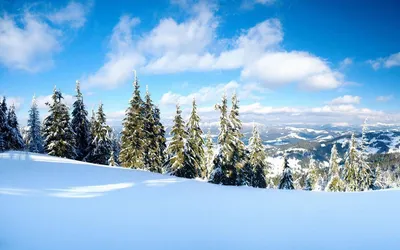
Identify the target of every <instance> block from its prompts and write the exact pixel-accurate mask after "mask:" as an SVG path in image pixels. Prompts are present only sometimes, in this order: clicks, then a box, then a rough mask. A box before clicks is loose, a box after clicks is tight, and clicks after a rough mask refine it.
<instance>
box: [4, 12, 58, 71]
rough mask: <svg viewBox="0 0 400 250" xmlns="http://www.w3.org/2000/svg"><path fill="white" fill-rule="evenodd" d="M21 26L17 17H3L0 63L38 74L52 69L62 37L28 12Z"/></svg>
mask: <svg viewBox="0 0 400 250" xmlns="http://www.w3.org/2000/svg"><path fill="white" fill-rule="evenodd" d="M20 21H21V25H18V24H17V20H16V18H15V17H11V16H8V15H4V16H3V17H0V63H1V64H3V65H5V66H6V67H8V68H12V69H20V70H25V71H30V72H36V71H39V70H41V69H44V68H48V67H50V66H52V65H53V59H52V57H53V54H54V53H55V52H57V51H59V50H60V49H61V44H60V42H59V40H58V38H59V37H60V35H61V33H60V31H59V30H56V29H53V28H51V27H50V26H49V25H48V24H47V23H45V22H44V21H42V20H40V19H39V18H38V17H37V16H35V15H32V14H30V13H28V12H25V13H24V15H23V17H22V20H20Z"/></svg>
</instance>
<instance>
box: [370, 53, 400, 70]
mask: <svg viewBox="0 0 400 250" xmlns="http://www.w3.org/2000/svg"><path fill="white" fill-rule="evenodd" d="M367 62H368V63H369V64H371V66H372V68H373V69H375V70H378V69H380V68H382V67H385V68H392V67H396V66H400V52H398V53H395V54H392V55H390V56H388V57H381V58H378V59H375V60H368V61H367Z"/></svg>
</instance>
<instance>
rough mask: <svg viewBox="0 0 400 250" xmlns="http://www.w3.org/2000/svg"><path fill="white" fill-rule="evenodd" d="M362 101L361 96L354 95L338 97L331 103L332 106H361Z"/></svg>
mask: <svg viewBox="0 0 400 250" xmlns="http://www.w3.org/2000/svg"><path fill="white" fill-rule="evenodd" d="M360 101H361V97H359V96H352V95H344V96H340V97H337V98H335V99H333V100H332V101H330V102H329V103H330V104H331V105H338V104H359V103H360Z"/></svg>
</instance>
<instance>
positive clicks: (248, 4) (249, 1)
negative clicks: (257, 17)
mask: <svg viewBox="0 0 400 250" xmlns="http://www.w3.org/2000/svg"><path fill="white" fill-rule="evenodd" d="M275 1H276V0H243V1H242V5H241V8H242V9H252V8H254V6H255V5H257V4H259V5H265V6H268V5H271V4H273V3H275Z"/></svg>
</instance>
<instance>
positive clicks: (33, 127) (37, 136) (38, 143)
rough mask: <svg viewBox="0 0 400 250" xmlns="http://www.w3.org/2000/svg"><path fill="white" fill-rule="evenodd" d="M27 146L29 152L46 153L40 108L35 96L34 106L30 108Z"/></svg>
mask: <svg viewBox="0 0 400 250" xmlns="http://www.w3.org/2000/svg"><path fill="white" fill-rule="evenodd" d="M27 148H28V150H29V152H33V153H44V146H43V138H42V135H41V123H40V117H39V110H38V106H37V102H36V97H35V96H34V97H33V100H32V106H31V109H30V110H29V119H28V134H27Z"/></svg>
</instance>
